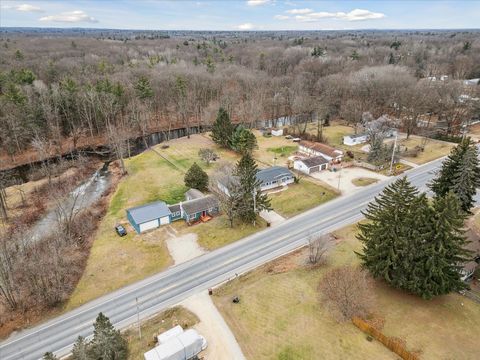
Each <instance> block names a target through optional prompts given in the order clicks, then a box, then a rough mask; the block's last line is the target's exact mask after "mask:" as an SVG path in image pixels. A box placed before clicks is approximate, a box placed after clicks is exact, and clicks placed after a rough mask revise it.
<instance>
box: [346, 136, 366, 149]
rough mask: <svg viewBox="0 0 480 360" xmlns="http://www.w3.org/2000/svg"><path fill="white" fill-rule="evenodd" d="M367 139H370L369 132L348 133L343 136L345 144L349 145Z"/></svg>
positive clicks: (362, 142)
mask: <svg viewBox="0 0 480 360" xmlns="http://www.w3.org/2000/svg"><path fill="white" fill-rule="evenodd" d="M367 141H368V135H367V134H358V135H347V136H344V137H343V144H344V145H348V146H354V145H358V144H364V143H366V142H367Z"/></svg>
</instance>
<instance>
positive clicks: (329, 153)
mask: <svg viewBox="0 0 480 360" xmlns="http://www.w3.org/2000/svg"><path fill="white" fill-rule="evenodd" d="M298 151H299V152H301V153H304V154H306V155H308V156H323V157H324V158H325V159H327V160H328V161H331V162H339V161H342V158H343V151H342V150H338V149H335V148H333V147H331V146H328V145H327V144H323V143H319V142H312V141H306V140H302V141H300V143H299V145H298Z"/></svg>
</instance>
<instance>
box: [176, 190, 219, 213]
mask: <svg viewBox="0 0 480 360" xmlns="http://www.w3.org/2000/svg"><path fill="white" fill-rule="evenodd" d="M217 206H218V200H217V199H216V198H215V196H213V195H207V196H204V197H202V198H198V199H194V200H190V201H185V202H183V203H182V208H183V211H184V212H185V213H186V214H187V215H193V214H196V213H198V212H200V211H205V210H208V209H210V208H213V207H217Z"/></svg>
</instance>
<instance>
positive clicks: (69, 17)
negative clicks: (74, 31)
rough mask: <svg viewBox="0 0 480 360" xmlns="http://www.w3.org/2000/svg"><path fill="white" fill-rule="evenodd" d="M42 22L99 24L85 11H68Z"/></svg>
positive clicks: (51, 16) (46, 18)
mask: <svg viewBox="0 0 480 360" xmlns="http://www.w3.org/2000/svg"><path fill="white" fill-rule="evenodd" d="M39 20H40V21H53V22H66V23H77V22H89V23H96V22H98V20H97V19H95V18H94V17H92V16H89V15H87V13H85V11H82V10H74V11H68V12H64V13H60V14H57V15H48V16H44V17H41V18H40V19H39Z"/></svg>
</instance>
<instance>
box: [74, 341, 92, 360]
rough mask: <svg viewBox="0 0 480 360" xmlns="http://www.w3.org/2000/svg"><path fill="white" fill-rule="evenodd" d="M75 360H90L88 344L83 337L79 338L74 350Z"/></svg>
mask: <svg viewBox="0 0 480 360" xmlns="http://www.w3.org/2000/svg"><path fill="white" fill-rule="evenodd" d="M72 359H73V360H90V359H89V357H88V342H87V341H85V339H84V338H83V337H82V336H79V337H78V338H77V341H75V344H73V349H72Z"/></svg>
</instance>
